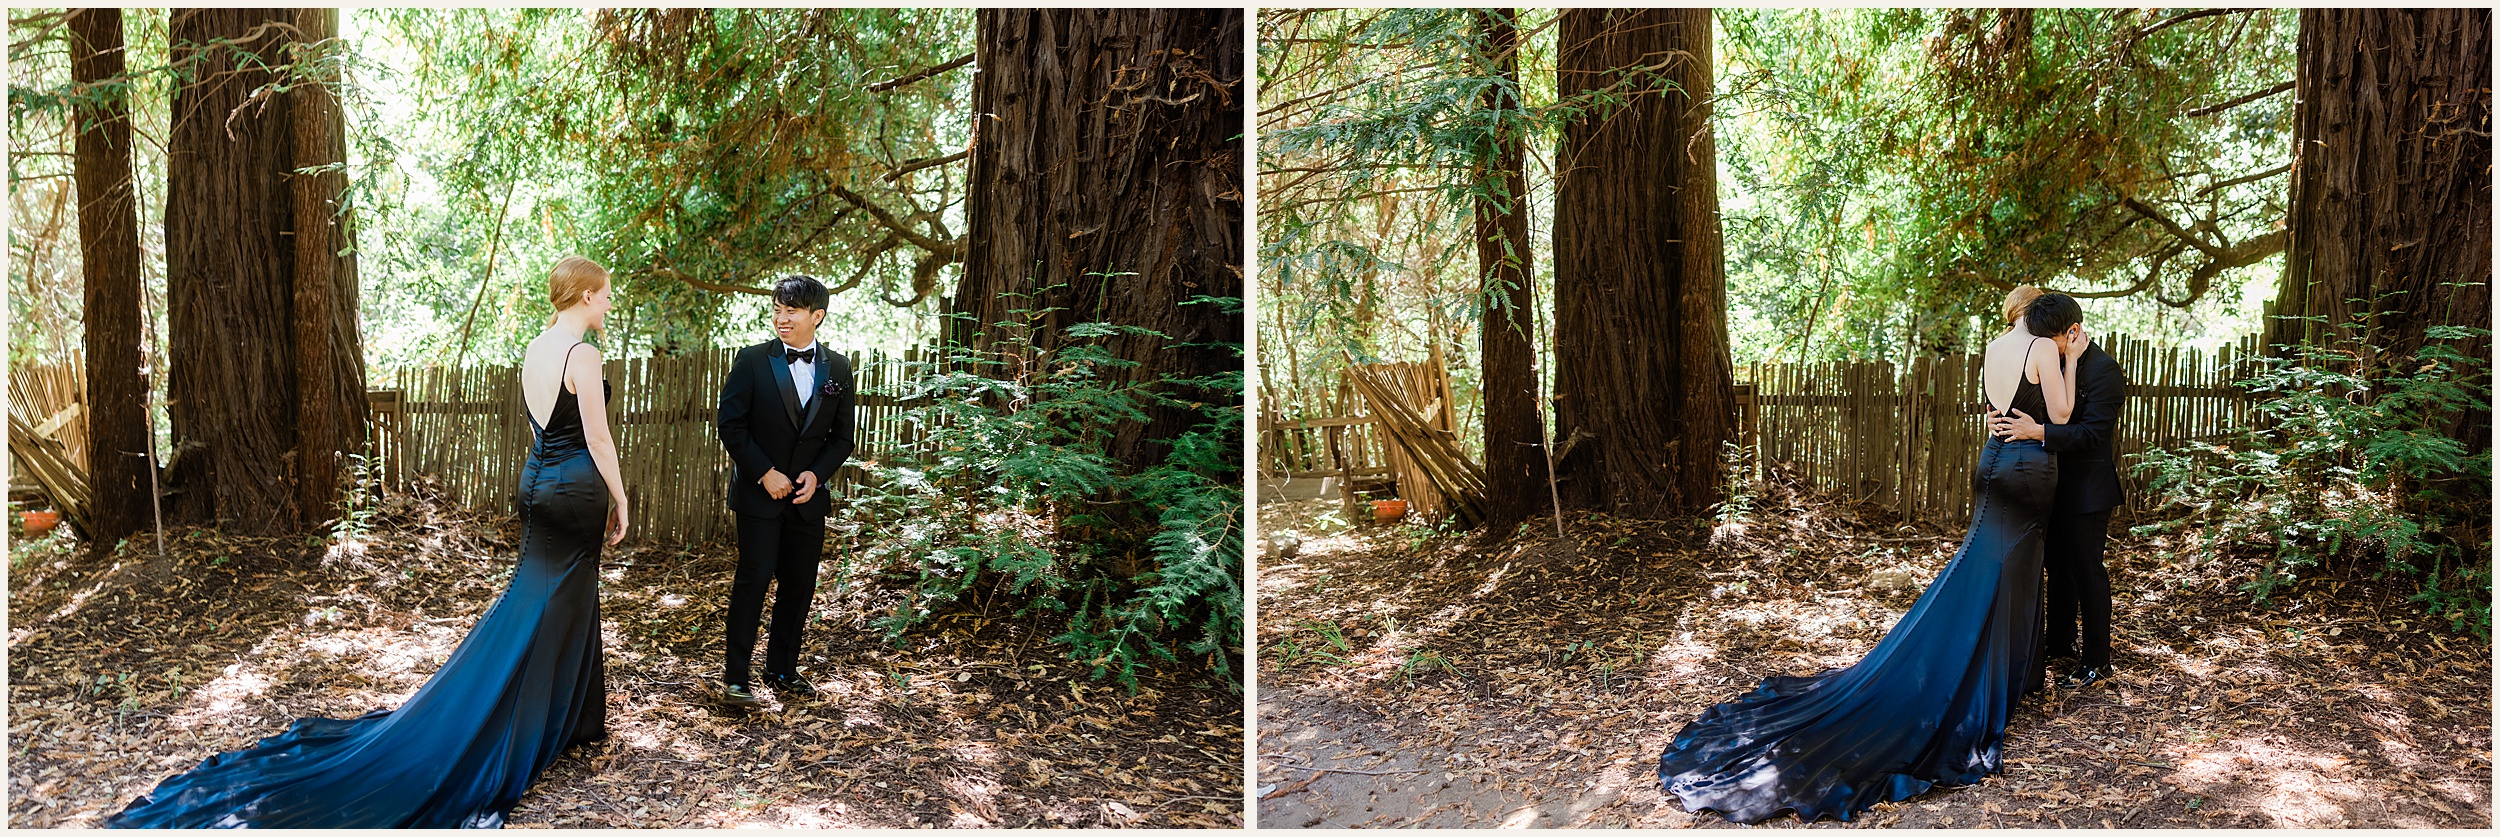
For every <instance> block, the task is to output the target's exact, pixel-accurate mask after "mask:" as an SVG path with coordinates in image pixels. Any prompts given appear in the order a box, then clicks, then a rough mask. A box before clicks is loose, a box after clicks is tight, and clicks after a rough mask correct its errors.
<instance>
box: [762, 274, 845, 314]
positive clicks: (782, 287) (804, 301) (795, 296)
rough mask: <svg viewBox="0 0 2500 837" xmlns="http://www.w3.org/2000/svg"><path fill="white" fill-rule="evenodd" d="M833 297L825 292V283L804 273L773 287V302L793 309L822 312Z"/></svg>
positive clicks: (787, 278) (790, 277)
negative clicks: (828, 299)
mask: <svg viewBox="0 0 2500 837" xmlns="http://www.w3.org/2000/svg"><path fill="white" fill-rule="evenodd" d="M831 296H832V294H829V293H826V292H825V283H823V282H818V281H816V277H814V276H809V275H807V274H804V273H793V274H790V275H789V276H786V277H783V278H782V280H781V281H780V282H779V283H776V284H774V285H773V301H774V302H778V303H781V304H783V305H787V306H790V307H792V308H804V309H806V310H809V311H822V310H825V300H826V299H827V298H829V297H831Z"/></svg>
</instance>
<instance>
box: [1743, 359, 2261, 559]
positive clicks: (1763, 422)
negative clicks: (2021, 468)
mask: <svg viewBox="0 0 2500 837" xmlns="http://www.w3.org/2000/svg"><path fill="white" fill-rule="evenodd" d="M2094 339H2096V340H2100V341H2101V342H2102V345H2103V347H2104V348H2105V349H2106V350H2108V352H2109V353H2110V356H2111V357H2112V358H2113V359H2115V360H2117V361H2118V365H2119V367H2120V368H2122V369H2124V370H2125V372H2126V376H2127V405H2126V409H2125V411H2124V412H2123V413H2122V414H2121V415H2120V416H2119V418H2118V431H2117V451H2118V455H2119V459H2118V471H2119V479H2120V480H2121V481H2122V482H2123V483H2124V484H2125V485H2126V488H2127V497H2128V507H2129V508H2130V509H2134V510H2142V509H2145V508H2149V507H2150V506H2151V505H2152V503H2151V501H2152V498H2151V497H2149V496H2147V495H2146V493H2145V491H2144V483H2145V481H2144V480H2143V479H2142V478H2140V477H2137V476H2136V475H2135V474H2133V473H2132V472H2133V470H2134V468H2133V464H2134V456H2135V455H2136V454H2140V453H2142V452H2144V451H2145V450H2146V449H2147V448H2167V447H2175V446H2177V445H2178V444H2179V443H2181V442H2185V441H2187V440H2190V439H2202V440H2213V439H2216V438H2219V437H2222V436H2225V435H2229V434H2232V433H2236V432H2238V431H2239V430H2241V429H2244V428H2245V427H2247V425H2248V407H2249V403H2248V399H2247V397H2246V395H2245V393H2243V392H2241V391H2240V390H2238V389H2235V388H2233V387H2232V386H2231V383H2232V382H2233V381H2234V380H2236V379H2237V376H2238V375H2239V374H2240V366H2241V364H2240V362H2239V361H2240V360H2241V359H2242V358H2245V357H2247V356H2248V355H2249V354H2250V353H2252V352H2254V351H2256V349H2257V337H2256V335H2250V336H2248V337H2247V338H2245V339H2243V340H2241V341H2240V342H2239V343H2238V344H2237V345H2233V346H2225V347H2222V348H2221V349H2220V350H2219V351H2215V352H2210V353H2208V352H2204V351H2200V350H2197V349H2191V348H2181V347H2175V346H2160V345H2155V344H2152V343H2148V342H2145V341H2142V340H2137V339H2134V338H2131V337H2127V336H2124V335H2107V336H2105V337H2095V338H2094ZM1979 366H1980V358H1979V357H1978V356H1977V355H1971V356H1966V357H1947V358H1922V359H1918V360H1914V361H1911V362H1910V363H1908V364H1906V365H1897V364H1894V363H1891V362H1887V361H1839V362H1825V363H1787V364H1756V365H1754V366H1752V367H1750V368H1749V370H1748V371H1749V372H1750V377H1751V380H1750V381H1749V382H1746V385H1740V388H1741V389H1743V390H1749V392H1740V398H1739V400H1740V401H1741V402H1744V403H1743V404H1742V409H1744V410H1745V412H1746V414H1747V415H1744V416H1740V421H1742V422H1743V424H1744V426H1741V427H1740V433H1741V434H1742V435H1744V436H1745V437H1746V441H1747V442H1748V443H1749V444H1751V445H1754V446H1756V447H1755V452H1756V454H1757V456H1756V461H1757V462H1759V463H1764V464H1768V463H1780V464H1783V465H1785V466H1787V467H1791V468H1794V469H1795V470H1796V471H1798V472H1799V473H1801V474H1803V475H1805V476H1806V477H1808V478H1810V479H1812V480H1813V481H1814V482H1816V483H1817V484H1820V485H1822V486H1824V487H1826V488H1830V489H1834V490H1839V491H1843V492H1847V493H1849V494H1852V495H1854V496H1856V497H1858V498H1860V499H1863V500H1869V501H1873V502H1876V503H1879V504H1882V505H1884V506H1887V507H1890V508H1892V509H1895V510H1897V511H1900V512H1901V513H1903V514H1905V515H1909V516H1912V517H1928V518H1931V519H1937V520H1947V521H1961V520H1967V519H1968V518H1969V515H1970V504H1971V490H1972V482H1971V479H1972V475H1973V473H1974V472H1975V471H1976V469H1977V468H1978V457H1979V451H1980V447H1981V446H1982V445H1983V444H1985V443H1986V441H1987V437H1986V436H1985V433H1986V427H1985V418H1986V414H1987V409H1988V407H1987V400H1986V396H1985V395H1983V394H1982V392H1981V388H1980V382H1979Z"/></svg>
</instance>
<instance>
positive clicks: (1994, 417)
mask: <svg viewBox="0 0 2500 837" xmlns="http://www.w3.org/2000/svg"><path fill="white" fill-rule="evenodd" d="M1988 433H1989V435H1993V436H1995V437H1997V438H1999V439H2004V440H2006V441H2014V440H2018V439H2029V440H2032V441H2034V442H2041V441H2047V439H2045V438H2044V436H2043V434H2042V433H2041V432H2040V423H2039V422H2037V421H2033V420H2032V418H2031V417H2030V416H2028V415H2024V414H2023V411H2021V410H2017V409H2013V408H2011V407H2008V408H2006V409H2005V410H2004V411H2003V412H1999V411H1996V410H1990V411H1988Z"/></svg>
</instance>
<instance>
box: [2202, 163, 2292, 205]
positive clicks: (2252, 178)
mask: <svg viewBox="0 0 2500 837" xmlns="http://www.w3.org/2000/svg"><path fill="white" fill-rule="evenodd" d="M2291 170H2292V164H2290V163H2284V164H2283V165H2280V166H2276V167H2274V168H2270V169H2267V170H2265V171H2261V172H2258V173H2256V174H2251V175H2245V176H2242V177H2234V178H2231V179H2229V180H2225V181H2222V182H2220V183H2216V184H2214V185H2211V186H2207V187H2205V188H2202V189H2198V190H2196V196H2197V197H2200V198H2201V197H2204V196H2206V195H2210V194H2213V193H2214V192H2217V191H2220V190H2223V189H2228V188H2231V187H2233V186H2237V185H2240V184H2242V183H2255V182H2257V181H2260V180H2264V179H2266V178H2269V177H2273V176H2275V175H2278V174H2282V173H2284V172H2287V171H2291Z"/></svg>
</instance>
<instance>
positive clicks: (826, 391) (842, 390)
mask: <svg viewBox="0 0 2500 837" xmlns="http://www.w3.org/2000/svg"><path fill="white" fill-rule="evenodd" d="M850 392H851V385H850V383H849V382H847V381H844V380H842V379H840V378H826V379H825V382H824V383H823V384H819V385H817V387H816V394H817V395H831V396H843V395H849V394H850Z"/></svg>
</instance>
